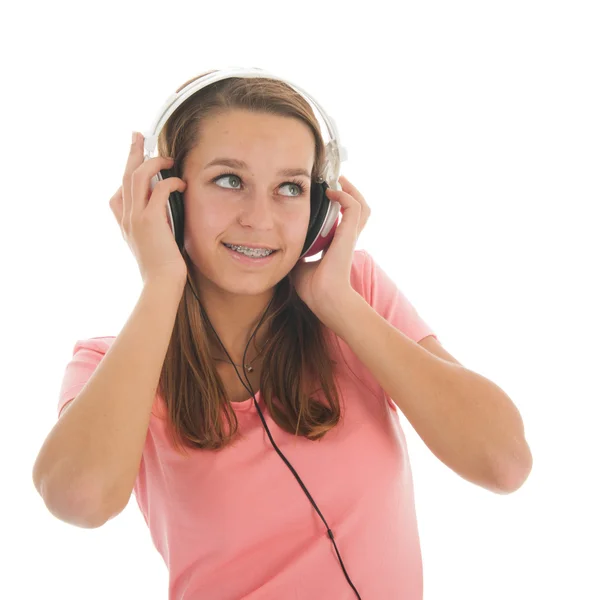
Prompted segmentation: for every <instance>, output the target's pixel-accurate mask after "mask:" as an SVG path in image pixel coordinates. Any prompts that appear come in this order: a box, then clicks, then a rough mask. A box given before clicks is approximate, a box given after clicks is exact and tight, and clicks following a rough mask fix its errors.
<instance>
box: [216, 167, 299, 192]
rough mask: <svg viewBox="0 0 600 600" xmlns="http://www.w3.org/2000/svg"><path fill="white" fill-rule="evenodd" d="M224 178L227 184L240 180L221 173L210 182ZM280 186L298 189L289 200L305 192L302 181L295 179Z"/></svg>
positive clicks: (237, 177) (232, 175) (233, 175)
mask: <svg viewBox="0 0 600 600" xmlns="http://www.w3.org/2000/svg"><path fill="white" fill-rule="evenodd" d="M225 178H227V179H228V181H229V183H231V180H232V179H233V180H239V181H241V178H240V177H239V176H238V175H236V174H235V173H222V174H221V175H217V177H215V178H214V179H213V180H212V182H213V183H217V182H218V181H220V180H221V179H225ZM281 185H282V186H283V185H291V186H295V187H296V188H297V189H298V191H297V193H295V194H292V195H291V196H290V198H295V197H298V196H302V195H303V194H304V192H305V191H306V186H305V184H304V183H303V182H302V181H300V180H297V179H295V180H293V181H286V182H284V183H282V184H281ZM219 187H222V186H221V185H219ZM224 189H234V190H235V189H240V188H237V187H233V188H224Z"/></svg>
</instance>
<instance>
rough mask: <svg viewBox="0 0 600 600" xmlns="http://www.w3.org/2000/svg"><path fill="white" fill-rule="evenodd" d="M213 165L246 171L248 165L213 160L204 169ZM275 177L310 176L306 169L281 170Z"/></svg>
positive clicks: (231, 161) (232, 161) (235, 160)
mask: <svg viewBox="0 0 600 600" xmlns="http://www.w3.org/2000/svg"><path fill="white" fill-rule="evenodd" d="M214 165H223V166H225V167H232V168H233V169H248V165H247V164H246V163H245V162H244V161H243V160H237V159H236V158H215V159H214V160H211V161H210V162H209V163H207V164H206V165H205V166H204V168H205V169H208V167H212V166H214ZM277 175H284V176H285V177H293V176H295V175H304V177H308V178H309V179H310V174H309V172H308V171H307V170H306V169H281V170H280V171H277Z"/></svg>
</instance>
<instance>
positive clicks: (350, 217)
mask: <svg viewBox="0 0 600 600" xmlns="http://www.w3.org/2000/svg"><path fill="white" fill-rule="evenodd" d="M326 193H327V196H328V197H329V198H330V199H331V200H334V201H336V202H339V204H340V206H341V208H342V220H341V221H340V223H339V225H338V226H337V228H336V231H335V234H334V236H333V240H332V241H331V250H330V252H333V253H337V252H341V255H343V256H351V255H352V251H353V250H354V247H355V245H356V239H357V237H358V226H359V223H360V211H361V206H360V203H359V202H358V201H357V200H355V199H354V198H353V197H352V196H351V195H350V194H348V193H346V192H343V191H341V190H333V189H331V188H329V189H327V191H326Z"/></svg>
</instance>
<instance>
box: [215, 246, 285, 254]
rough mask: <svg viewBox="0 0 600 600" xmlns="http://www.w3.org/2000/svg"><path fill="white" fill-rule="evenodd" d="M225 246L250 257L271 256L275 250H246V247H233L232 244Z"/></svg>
mask: <svg viewBox="0 0 600 600" xmlns="http://www.w3.org/2000/svg"><path fill="white" fill-rule="evenodd" d="M225 245H226V246H227V247H228V248H231V249H232V250H235V251H236V252H241V253H242V254H247V255H248V256H269V255H270V254H273V252H274V250H258V249H256V248H246V247H245V246H233V245H230V244H225Z"/></svg>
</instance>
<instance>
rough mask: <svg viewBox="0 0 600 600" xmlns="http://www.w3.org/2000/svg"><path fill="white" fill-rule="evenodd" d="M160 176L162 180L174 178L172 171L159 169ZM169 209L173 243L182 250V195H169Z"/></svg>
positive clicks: (173, 193) (175, 192)
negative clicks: (173, 237)
mask: <svg viewBox="0 0 600 600" xmlns="http://www.w3.org/2000/svg"><path fill="white" fill-rule="evenodd" d="M160 174H161V176H162V178H163V179H167V178H168V177H175V174H174V172H173V170H172V169H161V170H160ZM169 208H170V210H171V219H172V221H173V224H172V230H173V234H174V236H175V241H176V242H177V246H178V247H179V250H180V251H182V250H183V223H184V212H183V194H182V193H181V192H179V191H174V192H171V193H170V194H169Z"/></svg>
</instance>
